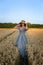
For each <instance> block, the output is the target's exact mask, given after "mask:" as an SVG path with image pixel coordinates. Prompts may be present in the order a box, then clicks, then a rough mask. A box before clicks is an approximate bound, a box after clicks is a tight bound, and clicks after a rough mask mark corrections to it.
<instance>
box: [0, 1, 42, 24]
mask: <svg viewBox="0 0 43 65" xmlns="http://www.w3.org/2000/svg"><path fill="white" fill-rule="evenodd" d="M21 20H25V21H26V22H29V23H32V24H43V0H0V23H8V22H10V23H19V22H20V21H21Z"/></svg>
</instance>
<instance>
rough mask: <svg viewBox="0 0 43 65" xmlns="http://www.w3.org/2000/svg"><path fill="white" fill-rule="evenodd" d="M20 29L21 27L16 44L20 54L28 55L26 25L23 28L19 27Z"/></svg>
mask: <svg viewBox="0 0 43 65" xmlns="http://www.w3.org/2000/svg"><path fill="white" fill-rule="evenodd" d="M18 29H19V36H18V38H17V40H16V45H17V47H18V48H19V51H20V55H21V56H22V57H24V56H25V55H26V44H27V43H28V41H27V38H26V35H25V32H26V27H25V28H23V29H21V28H20V27H18Z"/></svg>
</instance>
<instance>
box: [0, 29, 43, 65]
mask: <svg viewBox="0 0 43 65" xmlns="http://www.w3.org/2000/svg"><path fill="white" fill-rule="evenodd" d="M18 35H19V31H18V30H17V29H14V28H12V29H5V28H3V29H2V28H0V65H18V63H19V49H18V48H17V47H16V46H15V45H13V43H15V41H16V39H17V37H18ZM26 36H27V39H28V44H27V45H26V48H27V52H28V61H29V64H30V65H43V29H38V28H29V29H28V31H26Z"/></svg>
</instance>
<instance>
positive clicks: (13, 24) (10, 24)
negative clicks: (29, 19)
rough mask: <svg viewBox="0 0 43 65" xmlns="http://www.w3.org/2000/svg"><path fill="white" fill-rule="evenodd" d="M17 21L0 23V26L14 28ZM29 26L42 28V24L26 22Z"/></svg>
mask: <svg viewBox="0 0 43 65" xmlns="http://www.w3.org/2000/svg"><path fill="white" fill-rule="evenodd" d="M16 25H18V24H17V23H0V28H14V27H15V26H16ZM27 25H28V27H29V28H43V24H31V23H27Z"/></svg>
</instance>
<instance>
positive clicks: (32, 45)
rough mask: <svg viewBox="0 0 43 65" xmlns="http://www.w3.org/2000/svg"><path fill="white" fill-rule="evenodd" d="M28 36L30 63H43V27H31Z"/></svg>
mask: <svg viewBox="0 0 43 65" xmlns="http://www.w3.org/2000/svg"><path fill="white" fill-rule="evenodd" d="M27 38H28V45H27V50H28V58H29V62H30V65H43V29H29V30H28V31H27Z"/></svg>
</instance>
